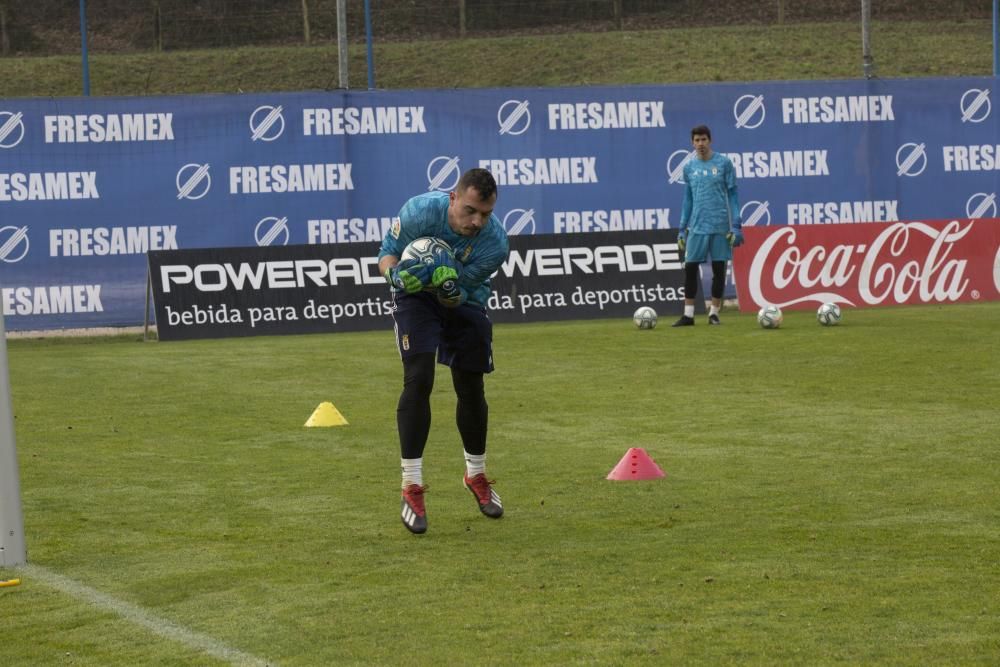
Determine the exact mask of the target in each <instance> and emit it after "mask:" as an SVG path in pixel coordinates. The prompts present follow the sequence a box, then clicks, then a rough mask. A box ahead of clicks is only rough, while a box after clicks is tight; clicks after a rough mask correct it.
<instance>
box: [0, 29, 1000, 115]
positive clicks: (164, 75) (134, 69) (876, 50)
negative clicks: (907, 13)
mask: <svg viewBox="0 0 1000 667" xmlns="http://www.w3.org/2000/svg"><path fill="white" fill-rule="evenodd" d="M709 43H710V44H712V49H710V50H706V49H704V48H702V45H704V44H709ZM871 44H872V54H873V57H874V61H875V74H876V75H877V76H879V77H883V78H888V77H926V76H989V75H990V74H991V73H992V48H991V44H992V29H991V26H990V22H989V21H988V20H952V21H875V22H873V24H872V36H871ZM692 49H699V57H698V58H696V59H695V58H691V57H690V55H689V54H690V53H691V50H692ZM374 60H375V82H376V87H378V88H382V89H396V90H398V89H407V88H490V87H506V86H517V87H525V86H588V85H611V86H620V85H652V84H664V83H691V82H713V81H754V80H758V81H759V80H797V79H857V78H861V77H862V76H863V70H862V66H861V62H862V49H861V26H860V23H859V22H854V21H851V22H842V23H804V24H788V25H782V26H744V27H713V28H705V27H699V28H688V29H669V30H643V31H624V32H607V33H570V34H553V35H520V36H516V37H487V38H483V37H477V38H475V39H453V40H446V41H430V40H427V41H416V42H385V43H376V44H375V45H374ZM348 70H349V81H350V87H351V88H352V89H356V90H365V89H366V88H367V85H368V84H367V78H368V74H367V65H366V58H365V47H364V45H362V44H358V45H354V46H352V47H351V48H350V64H349V68H348ZM90 77H91V94H92V95H95V96H106V95H176V94H186V93H236V92H247V93H250V92H266V91H299V90H330V89H334V88H336V87H337V86H338V82H339V78H338V69H337V48H336V45H335V44H327V45H319V46H311V47H304V46H289V47H253V48H242V49H212V50H201V51H169V52H165V53H160V54H156V53H136V54H124V55H101V54H97V55H92V56H91V58H90ZM0 81H3V84H4V85H3V92H2V93H0V97H47V96H55V97H59V96H72V95H80V94H81V90H82V84H81V66H80V58H79V57H77V56H50V57H19V58H0Z"/></svg>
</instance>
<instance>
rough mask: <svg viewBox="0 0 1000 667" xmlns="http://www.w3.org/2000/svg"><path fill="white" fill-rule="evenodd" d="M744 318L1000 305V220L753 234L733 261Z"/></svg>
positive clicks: (749, 232) (787, 229) (781, 229)
mask: <svg viewBox="0 0 1000 667" xmlns="http://www.w3.org/2000/svg"><path fill="white" fill-rule="evenodd" d="M733 263H734V265H735V269H734V270H735V273H736V284H737V286H738V288H739V303H740V310H742V311H745V312H750V311H753V310H756V309H757V308H760V307H761V306H763V305H765V304H775V305H777V306H779V307H781V308H790V309H793V310H796V309H799V310H800V309H807V308H816V306H817V305H819V304H821V303H826V302H833V303H837V304H840V305H842V306H851V307H869V306H888V305H898V304H925V303H956V302H960V301H998V300H1000V220H996V219H990V220H969V219H966V220H950V221H945V220H933V221H927V222H894V223H890V224H887V225H879V224H863V225H850V226H846V227H844V228H842V230H841V233H839V234H836V235H832V234H828V233H824V228H822V227H804V228H801V229H799V228H795V227H790V226H786V227H776V228H771V229H751V230H747V233H746V243H744V244H743V246H742V247H740V248H738V249H737V251H736V252H735V254H734V258H733Z"/></svg>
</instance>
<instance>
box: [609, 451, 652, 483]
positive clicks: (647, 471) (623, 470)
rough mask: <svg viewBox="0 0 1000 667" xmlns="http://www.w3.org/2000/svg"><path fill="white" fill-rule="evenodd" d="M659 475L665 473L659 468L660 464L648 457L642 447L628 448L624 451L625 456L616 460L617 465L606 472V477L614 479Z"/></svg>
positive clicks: (644, 477)
mask: <svg viewBox="0 0 1000 667" xmlns="http://www.w3.org/2000/svg"><path fill="white" fill-rule="evenodd" d="M660 477H666V473H665V472H663V471H662V470H660V466H658V465H656V463H654V462H653V459H651V458H649V455H648V454H646V450H645V449H643V448H642V447H632V448H630V449H629V450H628V451H627V452H625V456H623V457H622V460H621V461H619V462H618V465H616V466H615V467H614V468H613V469H612V470H611V472H609V473H608V479H615V480H623V479H657V478H660Z"/></svg>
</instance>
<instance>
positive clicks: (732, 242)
mask: <svg viewBox="0 0 1000 667" xmlns="http://www.w3.org/2000/svg"><path fill="white" fill-rule="evenodd" d="M726 240H727V241H729V246H730V247H731V248H739V247H740V246H741V245H743V232H742V231H740V229H739V228H735V229H733V231H731V232H729V233H728V234H726Z"/></svg>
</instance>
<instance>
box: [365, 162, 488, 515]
mask: <svg viewBox="0 0 1000 667" xmlns="http://www.w3.org/2000/svg"><path fill="white" fill-rule="evenodd" d="M496 201H497V184H496V181H495V180H494V179H493V175H492V174H490V172H488V171H486V170H485V169H470V170H469V171H467V172H465V173H464V174H463V175H462V177H461V178H460V179H459V181H458V185H457V186H456V187H455V190H454V191H453V192H451V193H448V194H445V193H443V192H428V193H426V194H422V195H417V196H416V197H413V198H412V199H410V200H409V201H407V202H406V204H404V205H403V208H402V209H401V210H400V212H399V223H398V224H395V225H393V227H392V230H391V232H390V233H389V234H387V235H386V237H385V238H384V239H383V240H382V249H381V250H380V251H379V263H378V268H379V271H381V272H382V273H383V275H385V278H386V280H387V281H388V283H389V285H390V287H391V290H392V300H393V309H392V318H393V320H394V321H395V330H396V345H397V347H398V348H399V354H400V356H401V357H402V360H403V393H402V395H400V397H399V405H398V407H397V408H396V424H397V427H398V429H399V446H400V452H401V459H402V460H401V465H402V468H403V493H402V510H401V511H402V519H403V525H405V526H406V527H407V529H409V530H410V532H413V533H423V532H425V531H426V530H427V511H426V509H425V507H424V490H425V489H426V488H427V487H425V486H424V479H423V455H424V446H425V445H426V444H427V434H428V432H429V431H430V427H431V404H430V397H431V389H432V388H433V387H434V355H435V353H437V361H438V362H439V363H442V364H445V365H446V366H449V367H451V381H452V384H453V385H454V387H455V395H456V396H457V397H458V404H457V406H456V409H455V419H456V421H457V423H458V432H459V434H460V435H461V437H462V445H463V447H464V449H465V478H464V482H465V487H466V488H467V489H469V491H471V492H472V494H473V495H474V496H475V497H476V502H477V503H478V505H479V510H480V511H481V512H482V513H483V514H485V515H486V516H488V517H490V518H493V519H499V518H500V517H501V516H502V515H503V505H502V504H501V502H500V496H499V495H498V494H497V492H496V491H495V490H494V489H493V487H492V485H493V481H491V480H489V479H487V477H486V426H487V421H488V414H489V412H488V410H489V409H488V407H487V405H486V396H485V394H484V392H483V375H484V374H485V373H490V372H492V371H493V324H492V323H491V322H490V318H489V316H488V315H487V314H486V301H487V300H488V299H489V296H490V276H491V275H493V273H495V272H496V271H497V269H499V268H500V265H501V264H502V263H503V262H504V260H506V259H507V233H506V232H505V231H504V228H503V225H502V224H501V223H500V220H498V219H497V217H496V216H495V215H494V214H493V207H494V206H495V205H496ZM422 236H433V237H436V238H439V239H441V240H442V241H444V242H446V243H447V244H448V245H449V246H451V248H452V250H454V252H455V255H454V257H451V256H450V255H448V254H447V253H445V252H439V253H437V254H436V255H435V262H434V263H433V265H430V266H428V265H426V264H421V263H420V262H418V261H415V260H403V261H400V260H399V258H400V256H401V255H402V253H403V250H404V249H405V248H406V246H407V245H408V244H409V243H410V242H411V241H413V240H414V239H417V238H420V237H422Z"/></svg>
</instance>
